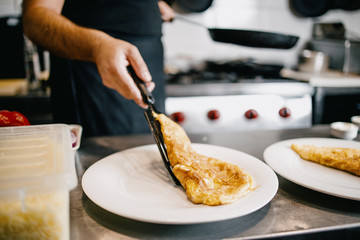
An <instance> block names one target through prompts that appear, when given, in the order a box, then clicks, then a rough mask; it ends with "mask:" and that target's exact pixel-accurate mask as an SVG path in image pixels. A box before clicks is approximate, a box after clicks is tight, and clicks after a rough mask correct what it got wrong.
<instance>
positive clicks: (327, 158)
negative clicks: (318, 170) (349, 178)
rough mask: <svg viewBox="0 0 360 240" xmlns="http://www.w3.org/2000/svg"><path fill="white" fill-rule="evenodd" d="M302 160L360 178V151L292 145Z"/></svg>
mask: <svg viewBox="0 0 360 240" xmlns="http://www.w3.org/2000/svg"><path fill="white" fill-rule="evenodd" d="M291 148H292V149H293V150H294V151H295V152H296V153H297V154H299V155H300V157H301V158H302V159H305V160H308V161H313V162H316V163H319V164H322V165H325V166H328V167H332V168H336V169H339V170H343V171H347V172H350V173H352V174H355V175H357V176H360V149H352V148H340V147H317V146H314V145H299V144H292V145H291Z"/></svg>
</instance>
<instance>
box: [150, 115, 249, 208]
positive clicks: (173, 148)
mask: <svg viewBox="0 0 360 240" xmlns="http://www.w3.org/2000/svg"><path fill="white" fill-rule="evenodd" d="M157 120H158V121H159V122H160V124H161V131H162V134H163V136H164V141H165V145H166V147H167V153H168V156H169V160H170V163H171V166H172V167H173V172H174V174H175V176H176V177H177V178H178V179H179V181H180V183H181V184H182V186H183V187H184V189H185V191H186V194H187V196H188V198H189V199H190V200H191V201H192V202H194V203H202V204H206V205H222V204H227V203H231V202H233V201H235V200H236V199H238V198H240V197H241V196H243V195H244V194H246V193H248V192H249V191H251V190H252V184H253V180H252V177H251V176H250V175H249V174H248V173H246V172H245V171H244V170H243V169H241V168H240V167H238V166H236V165H234V164H230V163H227V162H223V161H220V160H218V159H215V158H211V157H207V156H204V155H201V154H198V153H197V152H195V151H194V150H193V149H192V148H191V142H190V139H189V138H188V136H187V135H186V133H185V131H184V129H183V128H182V127H181V126H180V125H178V124H177V123H175V122H174V121H172V120H171V119H169V118H168V117H166V116H165V115H164V114H159V115H157Z"/></svg>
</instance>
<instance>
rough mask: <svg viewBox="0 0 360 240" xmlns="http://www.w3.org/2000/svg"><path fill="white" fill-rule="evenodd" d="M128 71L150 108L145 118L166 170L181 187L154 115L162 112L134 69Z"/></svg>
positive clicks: (129, 68) (146, 111) (145, 112)
mask: <svg viewBox="0 0 360 240" xmlns="http://www.w3.org/2000/svg"><path fill="white" fill-rule="evenodd" d="M128 71H129V73H130V75H131V76H132V78H133V79H134V81H135V83H136V85H137V87H138V88H139V90H140V92H141V96H142V98H143V100H144V102H145V103H146V104H147V105H148V106H149V107H148V108H147V109H146V110H145V111H144V114H145V118H146V121H147V122H148V124H149V126H150V129H151V133H152V135H153V137H154V139H155V142H156V145H157V146H158V148H159V151H160V155H161V158H162V160H163V162H164V165H165V167H166V170H167V171H168V172H169V174H170V177H171V178H172V180H173V181H174V183H175V184H176V185H181V184H180V182H179V180H178V179H177V178H176V177H175V175H174V173H173V171H172V167H171V165H170V160H169V157H168V155H167V150H166V145H165V143H164V138H163V135H162V133H161V126H160V123H159V122H158V121H157V120H156V119H155V117H154V113H157V114H159V113H160V112H159V111H157V110H156V107H155V99H154V97H153V96H152V94H151V93H150V92H149V90H148V89H147V87H146V85H145V83H144V82H143V81H142V80H140V79H139V78H138V77H137V75H136V73H135V71H134V69H133V68H131V67H128Z"/></svg>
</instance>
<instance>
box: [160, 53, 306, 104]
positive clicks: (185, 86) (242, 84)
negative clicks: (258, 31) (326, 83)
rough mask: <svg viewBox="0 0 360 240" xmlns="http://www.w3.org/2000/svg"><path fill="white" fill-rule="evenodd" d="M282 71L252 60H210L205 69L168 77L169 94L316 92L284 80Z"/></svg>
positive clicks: (293, 93) (177, 95) (212, 94)
mask: <svg viewBox="0 0 360 240" xmlns="http://www.w3.org/2000/svg"><path fill="white" fill-rule="evenodd" d="M281 69H283V66H282V65H280V64H261V63H257V62H255V61H253V60H248V59H247V60H236V61H228V62H215V61H206V62H205V64H203V65H202V67H201V68H192V69H190V70H188V71H186V72H177V73H175V74H168V75H167V77H168V78H167V85H166V93H167V96H170V97H181V96H220V95H238V94H277V95H282V96H292V97H296V96H303V95H305V94H312V93H313V88H312V87H311V86H310V85H309V84H308V83H304V82H300V81H297V80H294V79H288V78H283V77H281V75H280V71H281Z"/></svg>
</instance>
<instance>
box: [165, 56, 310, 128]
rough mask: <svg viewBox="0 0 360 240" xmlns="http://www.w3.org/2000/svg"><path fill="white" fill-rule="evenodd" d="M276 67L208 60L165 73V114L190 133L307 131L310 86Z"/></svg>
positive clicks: (279, 66)
mask: <svg viewBox="0 0 360 240" xmlns="http://www.w3.org/2000/svg"><path fill="white" fill-rule="evenodd" d="M281 68H282V66H281V65H277V64H261V63H257V62H255V61H253V60H240V61H229V62H214V61H208V62H206V63H205V64H204V67H203V68H202V69H198V70H196V69H190V70H189V71H188V72H181V73H177V74H174V75H169V76H168V84H167V86H166V92H167V98H166V102H165V108H166V114H167V115H168V116H170V117H172V118H173V120H175V121H177V122H178V123H179V124H181V125H182V127H183V128H184V129H185V130H186V131H187V132H189V133H201V132H217V131H248V130H254V129H285V128H301V127H310V126H311V125H312V93H313V88H312V87H311V86H310V85H309V84H307V83H303V82H298V81H294V80H289V79H285V78H281V77H280V75H279V72H280V70H281Z"/></svg>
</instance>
